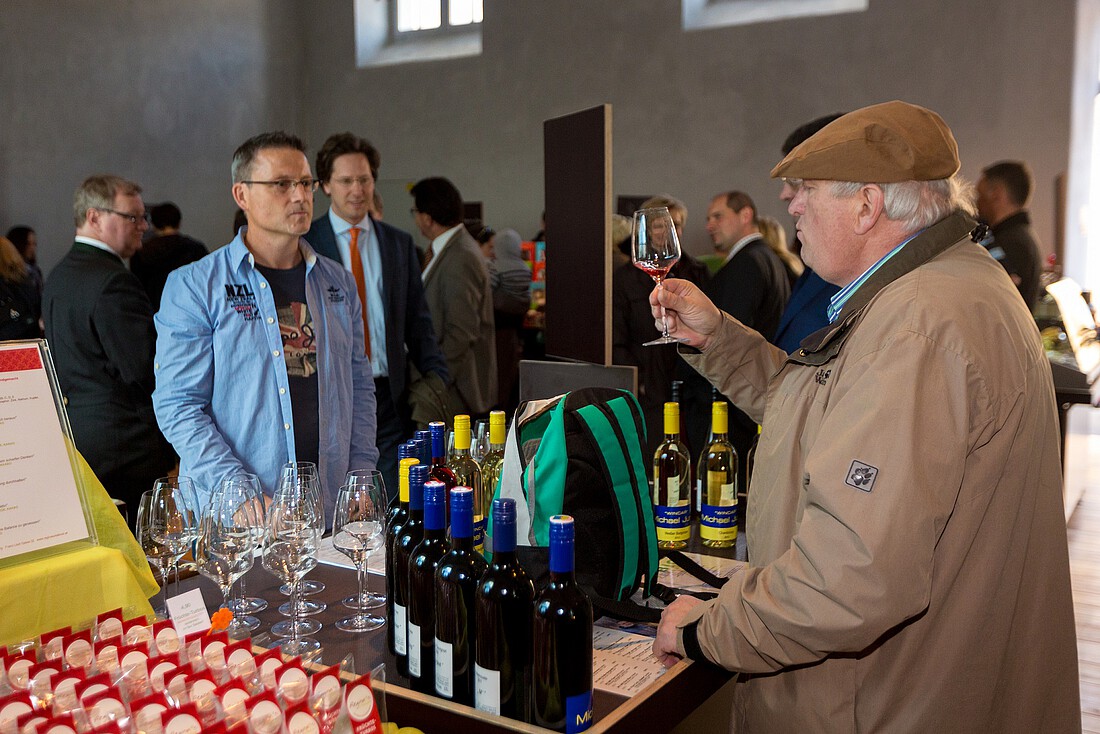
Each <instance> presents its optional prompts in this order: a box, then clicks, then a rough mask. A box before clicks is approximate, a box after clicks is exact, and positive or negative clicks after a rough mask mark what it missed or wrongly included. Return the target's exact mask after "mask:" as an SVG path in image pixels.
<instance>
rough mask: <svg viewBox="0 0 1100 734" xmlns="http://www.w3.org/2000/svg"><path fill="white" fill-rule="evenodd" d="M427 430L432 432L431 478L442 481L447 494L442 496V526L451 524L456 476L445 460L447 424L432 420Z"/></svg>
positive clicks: (456, 483) (456, 482)
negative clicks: (451, 497) (452, 497)
mask: <svg viewBox="0 0 1100 734" xmlns="http://www.w3.org/2000/svg"><path fill="white" fill-rule="evenodd" d="M428 430H429V431H431V434H432V471H431V478H432V479H434V480H435V481H437V482H443V484H444V486H446V488H447V494H446V495H444V497H443V502H444V508H443V513H444V518H445V519H444V526H447V525H450V524H451V504H450V503H451V499H450V496H451V490H452V489H454V488H455V487H456V486H457V485H458V477H456V476H455V473H454V471H453V470H452V469H451V467H450V465H449V464H448V462H447V424H446V423H444V422H443V421H432V422H431V423H429V424H428Z"/></svg>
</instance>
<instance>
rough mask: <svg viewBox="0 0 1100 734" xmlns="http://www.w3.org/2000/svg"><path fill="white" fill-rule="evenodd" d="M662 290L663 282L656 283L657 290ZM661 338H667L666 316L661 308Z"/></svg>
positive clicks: (663, 308)
mask: <svg viewBox="0 0 1100 734" xmlns="http://www.w3.org/2000/svg"><path fill="white" fill-rule="evenodd" d="M662 288H664V280H658V281H657V290H661V289H662ZM661 336H663V337H665V338H666V339H667V338H668V315H667V314H666V313H665V307H664V306H661Z"/></svg>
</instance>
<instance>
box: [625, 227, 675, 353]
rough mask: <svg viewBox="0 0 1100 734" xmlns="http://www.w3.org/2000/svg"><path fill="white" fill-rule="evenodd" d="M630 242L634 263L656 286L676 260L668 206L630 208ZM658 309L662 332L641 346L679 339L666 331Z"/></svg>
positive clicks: (673, 341) (666, 326) (673, 231)
mask: <svg viewBox="0 0 1100 734" xmlns="http://www.w3.org/2000/svg"><path fill="white" fill-rule="evenodd" d="M630 245H631V249H630V256H631V259H632V260H633V261H634V267H636V268H638V269H639V270H641V271H642V272H644V273H646V274H648V275H649V277H651V278H653V281H654V282H655V283H656V284H657V287H658V288H660V287H661V283H662V282H663V281H664V279H665V277H666V276H667V275H668V271H669V270H672V266H673V265H675V264H676V263H677V262H679V260H680V240H679V239H678V238H677V237H676V228H675V227H674V226H673V223H672V215H671V214H669V213H668V207H665V206H659V207H655V208H653V209H639V210H638V211H636V212H634V231H633V233H632V236H631V238H630ZM661 312H662V319H661V321H662V326H663V327H664V328H663V333H662V334H661V336H660V337H658V338H657V339H654V340H652V341H648V342H646V343H645V344H644V346H647V347H649V346H653V345H654V344H675V343H676V342H678V341H680V340H679V339H677V338H676V337H672V336H669V335H668V322H667V321H665V320H664V318H663V313H664V309H663V308H662V309H661Z"/></svg>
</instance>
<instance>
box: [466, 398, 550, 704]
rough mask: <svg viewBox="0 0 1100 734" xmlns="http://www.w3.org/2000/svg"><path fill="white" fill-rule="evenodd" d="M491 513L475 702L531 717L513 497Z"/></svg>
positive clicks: (526, 580) (528, 613)
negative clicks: (490, 549)
mask: <svg viewBox="0 0 1100 734" xmlns="http://www.w3.org/2000/svg"><path fill="white" fill-rule="evenodd" d="M491 419H492V416H490V421H491ZM490 431H492V423H491V422H490ZM492 516H493V559H492V562H491V563H490V564H489V567H488V568H487V569H486V570H485V573H484V574H482V576H481V581H480V583H479V584H478V586H477V595H476V600H475V602H474V604H475V608H476V610H477V615H476V616H477V654H476V662H475V665H474V705H475V706H476V707H477V708H478V709H479V710H480V711H484V712H486V713H489V714H494V715H496V716H506V717H508V718H510V719H517V720H519V721H530V720H531V624H532V612H533V610H534V601H535V586H534V584H532V583H531V577H530V576H528V575H527V572H526V571H524V570H523V566H521V565H520V564H519V561H518V559H517V558H516V501H515V500H514V499H511V498H498V499H495V500H493V512H492Z"/></svg>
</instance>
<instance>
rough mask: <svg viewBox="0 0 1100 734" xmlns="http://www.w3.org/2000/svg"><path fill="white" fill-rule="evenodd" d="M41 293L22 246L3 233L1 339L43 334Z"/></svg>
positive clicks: (0, 256)
mask: <svg viewBox="0 0 1100 734" xmlns="http://www.w3.org/2000/svg"><path fill="white" fill-rule="evenodd" d="M38 297H39V295H38V291H37V289H36V287H35V285H34V282H33V281H32V280H31V277H30V273H29V271H28V269H27V264H26V263H25V262H23V257H22V256H21V255H20V254H19V250H17V249H15V245H13V244H12V242H11V240H9V239H7V238H6V237H0V341H7V340H9V339H37V338H38V337H39V336H41V332H40V331H39V328H38V315H39V309H40V305H39V303H38Z"/></svg>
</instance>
